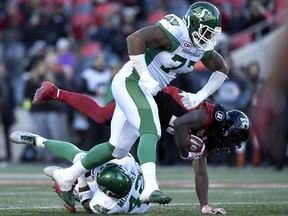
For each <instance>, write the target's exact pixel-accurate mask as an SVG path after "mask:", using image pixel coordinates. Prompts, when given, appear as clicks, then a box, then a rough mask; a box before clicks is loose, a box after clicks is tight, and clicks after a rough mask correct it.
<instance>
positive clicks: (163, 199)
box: [140, 190, 172, 205]
mask: <svg viewBox="0 0 288 216" xmlns="http://www.w3.org/2000/svg"><path fill="white" fill-rule="evenodd" d="M144 197H145V196H142V198H140V199H141V202H142V203H158V204H162V205H165V204H168V203H170V202H171V200H172V197H171V196H170V195H165V194H163V193H162V191H160V190H155V191H153V192H152V193H151V194H150V195H149V198H148V199H145V198H144Z"/></svg>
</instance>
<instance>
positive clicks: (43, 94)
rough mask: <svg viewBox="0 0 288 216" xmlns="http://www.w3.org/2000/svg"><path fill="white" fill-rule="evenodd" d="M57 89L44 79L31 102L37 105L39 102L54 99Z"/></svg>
mask: <svg viewBox="0 0 288 216" xmlns="http://www.w3.org/2000/svg"><path fill="white" fill-rule="evenodd" d="M58 91H59V89H58V88H57V87H56V86H55V85H54V84H53V83H51V82H48V81H45V82H43V83H42V86H41V87H40V88H39V89H37V90H36V92H35V95H34V98H33V101H32V103H33V104H34V105H38V104H40V103H44V102H48V101H50V100H55V99H56V98H57V94H59V92H58Z"/></svg>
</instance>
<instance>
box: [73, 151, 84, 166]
mask: <svg viewBox="0 0 288 216" xmlns="http://www.w3.org/2000/svg"><path fill="white" fill-rule="evenodd" d="M86 154H87V153H85V152H80V153H77V154H76V155H75V157H74V159H73V164H74V163H76V162H77V161H79V160H81V159H82V158H83V157H84V156H85V155H86Z"/></svg>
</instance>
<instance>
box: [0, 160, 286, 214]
mask: <svg viewBox="0 0 288 216" xmlns="http://www.w3.org/2000/svg"><path fill="white" fill-rule="evenodd" d="M44 167H45V165H43V164H37V165H35V164H25V165H19V164H14V165H10V166H8V167H6V168H1V169H0V180H6V181H7V182H8V183H7V184H5V185H3V184H0V215H1V216H12V215H17V216H26V215H31V216H32V215H48V216H56V215H61V216H62V215H63V216H65V215H71V214H70V213H67V212H66V211H65V209H64V208H63V207H62V205H61V202H60V199H59V198H58V197H57V196H56V195H55V193H54V192H53V191H52V189H51V185H50V182H47V179H48V177H46V176H45V175H44V174H43V173H42V170H43V168H44ZM157 171H158V179H159V181H160V183H161V182H166V184H164V185H163V187H161V188H162V189H163V191H164V192H166V193H169V194H171V195H172V196H173V201H172V202H171V204H169V205H165V206H161V205H153V206H152V207H151V209H150V211H149V213H146V214H143V215H149V216H151V215H165V216H172V215H173V216H175V215H177V216H179V215H202V214H201V212H200V209H199V204H198V200H197V197H196V193H195V189H194V186H193V184H194V174H193V171H192V169H191V167H189V166H182V167H158V169H157ZM208 173H209V177H210V183H211V186H212V188H210V190H209V202H210V204H211V205H213V206H215V207H223V208H225V210H226V211H227V215H235V216H244V215H245V216H247V215H251V216H252V215H253V216H257V215H259V216H260V215H261V216H263V215H267V216H268V215H269V216H270V215H279V216H280V215H283V216H284V215H288V187H287V185H288V168H285V169H284V170H282V171H276V170H275V169H273V168H271V167H266V168H263V167H261V168H227V167H209V169H208ZM19 179H26V185H17V184H14V185H11V184H9V181H10V180H11V181H12V180H14V181H15V180H19ZM35 179H36V180H40V181H44V185H41V184H39V185H38V184H33V183H31V184H29V181H31V182H34V181H35ZM27 182H28V183H27ZM45 182H47V183H45ZM167 182H168V183H169V182H174V183H176V184H171V185H169V184H167ZM10 183H11V182H10ZM186 183H189V184H186ZM226 183H227V184H228V187H225V186H224V185H225V184H226ZM234 184H235V187H233V185H234ZM272 184H273V185H272ZM251 185H252V187H251ZM259 186H260V188H258V187H259ZM74 215H87V213H85V212H84V211H83V210H82V208H81V206H80V205H79V204H78V205H77V213H76V214H74Z"/></svg>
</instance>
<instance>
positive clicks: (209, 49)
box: [53, 2, 229, 206]
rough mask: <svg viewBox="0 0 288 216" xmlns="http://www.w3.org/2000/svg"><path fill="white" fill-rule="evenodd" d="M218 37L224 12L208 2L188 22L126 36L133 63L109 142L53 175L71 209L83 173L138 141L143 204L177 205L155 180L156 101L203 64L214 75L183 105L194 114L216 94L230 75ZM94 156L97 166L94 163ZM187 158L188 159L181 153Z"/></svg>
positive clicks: (117, 82)
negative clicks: (217, 47) (173, 83)
mask: <svg viewBox="0 0 288 216" xmlns="http://www.w3.org/2000/svg"><path fill="white" fill-rule="evenodd" d="M216 34H221V14H220V12H219V10H218V9H217V8H216V7H215V6H214V5H212V4H210V3H208V2H196V3H194V4H192V5H191V6H190V7H189V9H188V10H187V12H186V14H185V15H184V17H183V19H181V18H179V17H177V16H176V15H174V14H169V15H167V16H165V17H164V18H163V19H161V20H160V21H158V22H157V23H156V25H154V26H149V27H144V28H142V29H140V30H138V31H136V32H135V33H133V34H131V35H129V36H128V37H127V48H128V54H129V57H130V61H128V62H127V63H126V64H125V65H124V66H123V67H122V68H121V70H120V71H119V72H118V73H117V74H116V75H115V77H114V78H113V81H112V93H113V96H114V99H115V101H116V108H115V111H114V114H113V118H112V120H111V133H110V134H111V136H110V139H109V141H107V142H105V143H103V144H101V145H97V146H95V147H94V148H92V149H91V150H90V151H89V152H88V153H87V157H84V158H83V159H82V160H81V161H79V162H77V163H75V164H73V165H72V166H71V167H69V168H66V169H61V170H55V171H54V172H53V178H54V179H55V180H56V182H57V183H58V185H59V187H60V189H61V190H62V191H63V193H62V196H63V199H64V200H66V201H67V203H68V204H69V205H71V206H73V205H74V201H73V200H69V193H70V191H71V187H72V183H73V182H74V181H75V179H77V178H78V177H79V174H83V173H85V172H87V170H89V169H91V167H95V166H99V165H102V164H104V163H106V162H107V161H109V160H111V159H113V158H122V157H124V156H126V155H127V154H128V153H129V151H130V149H131V147H132V146H133V144H134V143H135V141H136V140H137V139H138V138H140V139H139V144H138V149H137V156H138V159H139V162H140V165H141V169H142V171H143V176H144V179H145V187H144V190H143V192H142V194H141V197H140V199H141V201H142V202H154V203H160V204H167V203H169V202H170V201H171V200H172V197H171V196H170V195H165V194H163V193H162V192H161V191H160V190H159V187H158V184H157V179H156V164H155V161H156V146H157V142H158V140H159V138H160V136H161V129H160V120H159V115H158V107H157V104H156V103H155V100H154V98H153V96H154V95H156V94H157V92H159V91H160V90H161V89H163V88H165V87H166V86H167V85H168V84H169V83H170V82H171V81H172V80H173V79H175V78H176V77H177V75H179V74H182V73H188V72H191V71H192V70H193V66H194V65H195V64H196V62H198V61H201V62H202V63H203V64H204V65H205V66H206V67H207V68H208V69H209V70H211V71H212V72H213V73H212V75H211V76H210V78H209V80H208V82H207V83H206V85H205V86H204V87H203V88H202V89H201V90H200V91H198V92H197V93H196V94H191V93H186V92H182V95H183V98H182V102H183V104H184V106H185V107H186V108H187V109H192V108H194V107H196V106H198V105H199V104H200V103H201V102H203V101H204V99H206V98H207V97H208V96H209V95H211V94H212V93H214V92H215V91H216V90H217V89H218V88H219V87H220V86H221V85H222V83H223V82H224V81H225V80H226V78H227V75H228V73H229V69H228V66H227V64H226V62H225V61H224V59H223V58H222V56H221V55H220V54H219V53H217V52H216V51H215V50H214V46H215V45H216V41H215V39H214V36H215V35H216ZM90 156H93V157H92V158H93V161H91V160H89V158H91V157H90ZM186 156H187V157H188V154H186V155H184V154H182V157H186Z"/></svg>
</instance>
